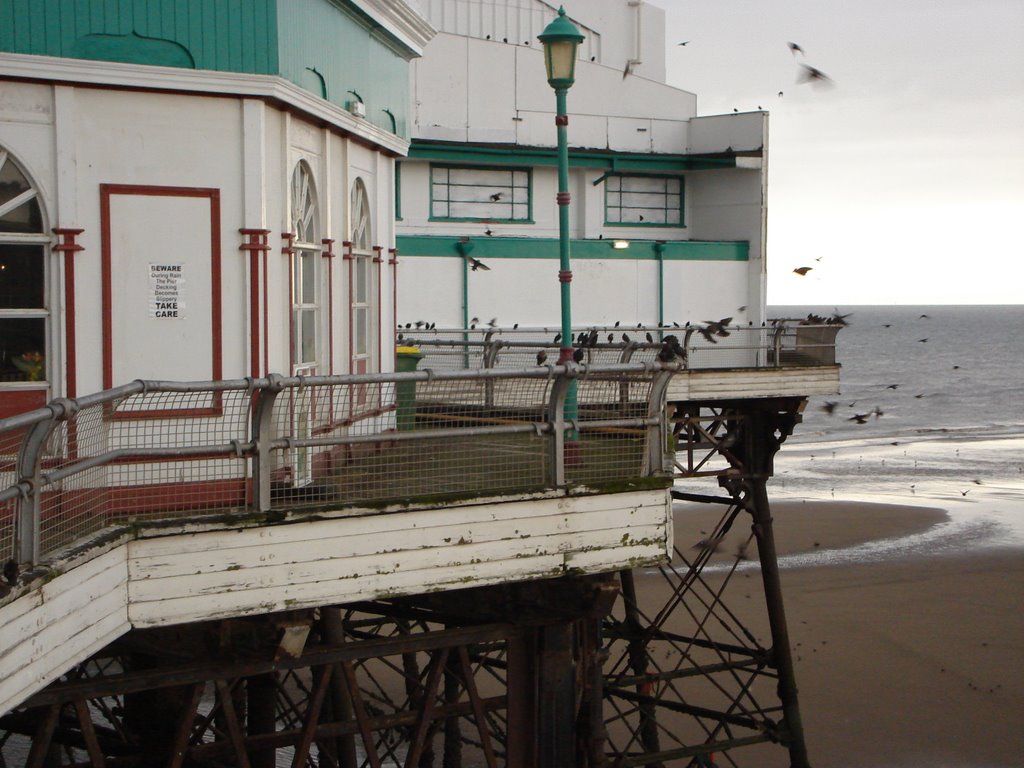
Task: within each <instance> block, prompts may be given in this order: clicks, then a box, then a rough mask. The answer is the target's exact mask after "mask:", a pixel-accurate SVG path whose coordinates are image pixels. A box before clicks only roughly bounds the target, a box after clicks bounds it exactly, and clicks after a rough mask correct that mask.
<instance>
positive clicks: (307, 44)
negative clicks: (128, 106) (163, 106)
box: [0, 0, 412, 137]
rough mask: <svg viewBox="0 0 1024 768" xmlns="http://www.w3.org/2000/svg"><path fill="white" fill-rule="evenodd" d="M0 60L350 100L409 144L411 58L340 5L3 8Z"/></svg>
mask: <svg viewBox="0 0 1024 768" xmlns="http://www.w3.org/2000/svg"><path fill="white" fill-rule="evenodd" d="M0 51H7V52H10V53H25V54H34V55H37V56H59V57H63V58H71V59H92V60H98V61H120V62H126V63H129V64H146V65H156V66H165V67H181V68H184V69H205V70H213V71H219V72H244V73H251V74H256V75H280V76H281V77H283V78H285V79H287V80H290V81H291V82H293V83H295V84H296V85H298V86H299V87H300V88H303V89H305V90H307V91H309V92H310V93H313V94H314V95H316V96H319V97H322V98H326V99H327V100H328V101H330V102H332V103H334V104H336V105H338V106H340V107H345V106H346V103H347V102H348V101H350V100H352V99H354V98H355V97H354V96H352V94H350V93H347V91H349V90H353V91H356V92H357V93H358V94H359V95H360V96H362V98H363V101H364V102H365V104H366V119H367V120H368V121H369V122H371V123H373V124H374V125H376V126H379V127H381V128H383V129H385V130H388V131H391V130H395V132H396V133H398V134H399V135H401V136H403V137H408V133H407V126H408V115H407V112H408V103H409V97H408V91H409V75H408V66H409V63H408V59H409V58H410V57H411V55H412V53H411V52H410V51H408V50H406V49H405V48H404V47H403V46H402V45H400V44H399V43H398V42H397V41H396V40H394V38H392V37H391V36H390V35H388V34H387V33H386V32H385V31H384V30H383V29H382V28H380V27H379V26H377V25H375V23H374V22H373V20H372V19H370V18H369V17H367V16H365V14H363V13H361V12H360V11H359V10H358V9H356V8H355V6H352V5H351V4H348V3H346V2H345V0H335V1H332V0H3V1H2V2H0ZM313 70H316V72H314V71H313ZM317 73H319V75H318V74H317ZM321 78H322V79H321ZM325 91H326V95H325ZM385 109H388V110H390V111H391V112H392V114H394V116H395V125H394V127H393V126H392V120H391V118H390V117H389V116H388V114H387V113H386V112H384V110H385Z"/></svg>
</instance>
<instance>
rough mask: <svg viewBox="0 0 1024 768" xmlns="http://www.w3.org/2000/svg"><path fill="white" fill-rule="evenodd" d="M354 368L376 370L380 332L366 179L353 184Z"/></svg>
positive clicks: (357, 370)
mask: <svg viewBox="0 0 1024 768" xmlns="http://www.w3.org/2000/svg"><path fill="white" fill-rule="evenodd" d="M351 212H352V217H351V221H352V233H351V238H350V241H351V243H352V345H353V348H352V371H353V372H354V373H365V372H367V371H371V370H373V369H374V361H373V352H374V344H373V339H374V336H375V334H376V327H375V325H376V323H375V321H376V317H375V314H374V313H375V309H376V301H377V292H376V284H377V283H376V275H375V274H374V269H373V256H374V253H373V250H372V246H371V243H372V242H373V240H372V238H373V233H372V221H371V218H370V199H369V196H368V195H367V194H366V185H365V184H364V183H363V180H362V179H356V180H355V183H354V184H353V185H352V197H351Z"/></svg>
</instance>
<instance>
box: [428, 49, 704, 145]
mask: <svg viewBox="0 0 1024 768" xmlns="http://www.w3.org/2000/svg"><path fill="white" fill-rule="evenodd" d="M412 72H413V75H412V78H413V79H412V89H411V90H412V98H413V99H414V110H413V114H414V115H415V118H414V124H413V136H414V137H416V138H422V139H436V140H443V141H469V142H483V143H517V144H520V145H524V146H553V145H554V144H555V130H554V125H553V122H552V120H553V115H554V112H555V95H554V92H553V91H552V90H551V87H550V86H549V85H548V83H547V79H546V75H545V73H544V61H543V54H542V52H541V51H540V50H539V49H538V47H537V46H530V47H527V46H522V45H520V46H514V45H509V44H505V43H502V42H500V41H495V40H479V39H475V38H471V37H462V36H458V35H452V34H439V35H437V36H436V37H435V38H434V39H433V40H432V41H431V42H430V44H429V45H428V46H427V49H426V51H425V55H424V57H423V58H422V59H418V60H416V61H415V62H413V64H412ZM567 98H568V104H569V113H570V126H571V142H572V144H573V146H579V147H590V148H598V149H618V150H624V151H642V152H649V151H652V149H654V148H655V147H654V141H655V139H654V137H655V136H657V137H658V139H657V149H658V150H659V151H673V152H681V151H682V148H683V147H684V146H685V136H686V121H687V120H689V118H691V117H693V116H694V115H695V114H696V97H695V96H694V95H693V94H691V93H687V92H686V91H681V90H679V89H676V88H672V87H670V86H668V85H665V84H664V83H663V82H659V81H657V80H653V79H648V78H646V77H642V76H630V77H627V78H623V77H622V68H621V67H609V66H604V65H601V64H599V63H597V62H590V61H580V62H578V63H577V67H576V83H575V84H574V85H573V87H572V89H571V90H570V91H569V94H568V97H567ZM655 125H657V130H655ZM638 129H642V130H638ZM669 137H671V139H673V140H676V141H679V140H682V141H680V143H678V144H677V145H676V147H675V148H674V149H673V148H671V147H670V143H671V140H670V138H669Z"/></svg>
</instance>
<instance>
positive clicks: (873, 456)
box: [768, 305, 1024, 565]
mask: <svg viewBox="0 0 1024 768" xmlns="http://www.w3.org/2000/svg"><path fill="white" fill-rule="evenodd" d="M809 314H815V315H819V316H824V317H829V316H837V315H841V316H844V321H845V323H846V326H845V327H844V328H842V330H841V331H840V332H839V334H838V337H837V340H836V344H837V350H836V358H837V361H838V362H839V363H840V365H841V373H840V382H841V383H840V387H841V392H840V394H838V395H834V396H827V397H813V398H811V399H810V401H809V402H808V405H807V408H806V409H805V411H804V413H803V420H802V423H800V424H799V425H797V427H796V429H795V431H794V434H793V435H792V436H791V437H790V438H789V439H788V440H787V441H786V442H785V443H784V445H783V446H782V449H781V450H780V451H779V453H778V454H777V455H776V460H775V476H774V477H773V478H772V480H771V481H770V483H769V494H770V495H771V497H772V498H774V499H803V500H831V499H837V500H848V501H868V502H871V501H875V502H882V503H888V504H901V505H910V506H928V507H938V508H941V509H944V510H946V512H947V514H948V516H949V522H948V523H947V524H945V525H940V526H938V527H937V528H936V529H935V530H933V531H930V532H928V533H927V534H923V535H917V536H914V537H909V538H908V539H906V540H900V541H890V542H876V543H873V544H871V545H864V546H863V547H859V548H855V549H854V550H851V551H848V552H844V553H834V552H830V553H817V554H811V555H807V556H801V557H803V559H814V558H815V557H818V558H821V557H828V558H831V559H832V560H835V559H837V558H839V559H849V560H856V561H860V562H863V561H864V560H871V559H879V558H881V559H885V558H889V557H905V556H907V555H908V554H913V553H915V552H917V553H930V554H934V553H937V552H957V553H959V552H963V551H964V550H965V549H971V548H975V547H987V548H991V547H998V548H1004V547H1008V548H1013V549H1017V550H1020V551H1022V552H1024V305H1012V306H916V305H915V306H846V307H833V306H771V307H769V311H768V316H769V317H773V318H804V317H807V316H808V315H809ZM798 560H800V558H795V560H794V562H793V563H790V564H794V565H799V564H801V563H800V562H797V561H798ZM807 564H813V563H807Z"/></svg>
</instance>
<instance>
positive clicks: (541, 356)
mask: <svg viewBox="0 0 1024 768" xmlns="http://www.w3.org/2000/svg"><path fill="white" fill-rule="evenodd" d="M547 359H548V353H547V352H545V351H544V350H543V349H542V350H541V351H540V352H538V353H537V365H544V363H546V362H547Z"/></svg>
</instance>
